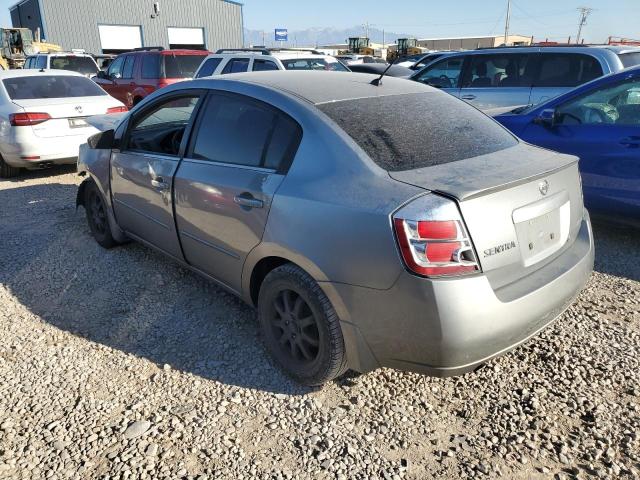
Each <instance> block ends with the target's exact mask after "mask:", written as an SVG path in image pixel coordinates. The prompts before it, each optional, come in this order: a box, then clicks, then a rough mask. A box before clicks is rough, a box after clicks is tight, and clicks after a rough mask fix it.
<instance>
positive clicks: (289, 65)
mask: <svg viewBox="0 0 640 480" xmlns="http://www.w3.org/2000/svg"><path fill="white" fill-rule="evenodd" d="M282 65H284V68H285V69H286V70H330V71H334V72H348V70H347V68H346V67H345V66H344V65H343V64H342V63H340V62H339V61H337V60H334V59H326V58H296V59H292V60H282Z"/></svg>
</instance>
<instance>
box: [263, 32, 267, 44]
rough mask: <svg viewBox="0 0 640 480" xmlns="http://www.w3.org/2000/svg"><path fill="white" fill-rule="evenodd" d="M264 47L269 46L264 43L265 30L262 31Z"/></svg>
mask: <svg viewBox="0 0 640 480" xmlns="http://www.w3.org/2000/svg"><path fill="white" fill-rule="evenodd" d="M262 46H263V47H266V46H267V44H266V43H264V30H263V31H262Z"/></svg>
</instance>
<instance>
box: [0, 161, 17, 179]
mask: <svg viewBox="0 0 640 480" xmlns="http://www.w3.org/2000/svg"><path fill="white" fill-rule="evenodd" d="M18 173H20V169H19V168H18V167H12V166H11V165H9V164H8V163H7V162H5V161H4V158H2V157H1V156H0V178H11V177H15V176H16V175H18Z"/></svg>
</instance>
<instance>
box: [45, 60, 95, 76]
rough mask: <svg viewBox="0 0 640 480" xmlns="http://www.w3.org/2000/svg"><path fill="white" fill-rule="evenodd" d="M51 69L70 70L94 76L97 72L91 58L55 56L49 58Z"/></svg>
mask: <svg viewBox="0 0 640 480" xmlns="http://www.w3.org/2000/svg"><path fill="white" fill-rule="evenodd" d="M51 68H52V69H53V70H71V71H72V72H78V73H82V74H83V75H95V74H96V72H97V71H98V66H97V65H96V62H95V61H94V60H93V58H91V57H76V56H72V55H69V56H62V55H56V56H55V57H51Z"/></svg>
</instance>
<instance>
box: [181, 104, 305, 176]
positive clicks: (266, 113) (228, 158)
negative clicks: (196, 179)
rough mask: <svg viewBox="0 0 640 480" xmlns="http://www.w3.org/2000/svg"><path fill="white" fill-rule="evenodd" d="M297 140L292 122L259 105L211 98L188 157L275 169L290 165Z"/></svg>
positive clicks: (295, 128) (297, 126)
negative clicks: (288, 163)
mask: <svg viewBox="0 0 640 480" xmlns="http://www.w3.org/2000/svg"><path fill="white" fill-rule="evenodd" d="M300 137H301V129H300V127H299V125H298V124H297V123H296V122H295V121H293V120H292V119H291V118H290V117H288V116H287V115H285V114H284V113H282V112H279V111H278V110H275V109H274V108H272V107H270V106H268V105H266V104H263V103H262V102H259V101H256V100H253V99H249V98H246V97H243V96H240V95H213V96H212V97H211V101H209V103H208V104H207V107H206V112H205V113H204V115H203V117H202V121H201V123H200V127H199V128H198V133H197V136H196V139H195V142H194V144H193V147H192V149H191V150H192V151H191V154H190V157H191V158H194V159H199V160H209V161H213V162H220V163H232V164H237V165H245V166H251V167H265V168H273V169H278V168H280V167H281V166H283V165H285V164H286V163H287V162H290V161H291V159H292V158H293V155H295V151H296V149H297V147H298V144H299V142H300Z"/></svg>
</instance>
